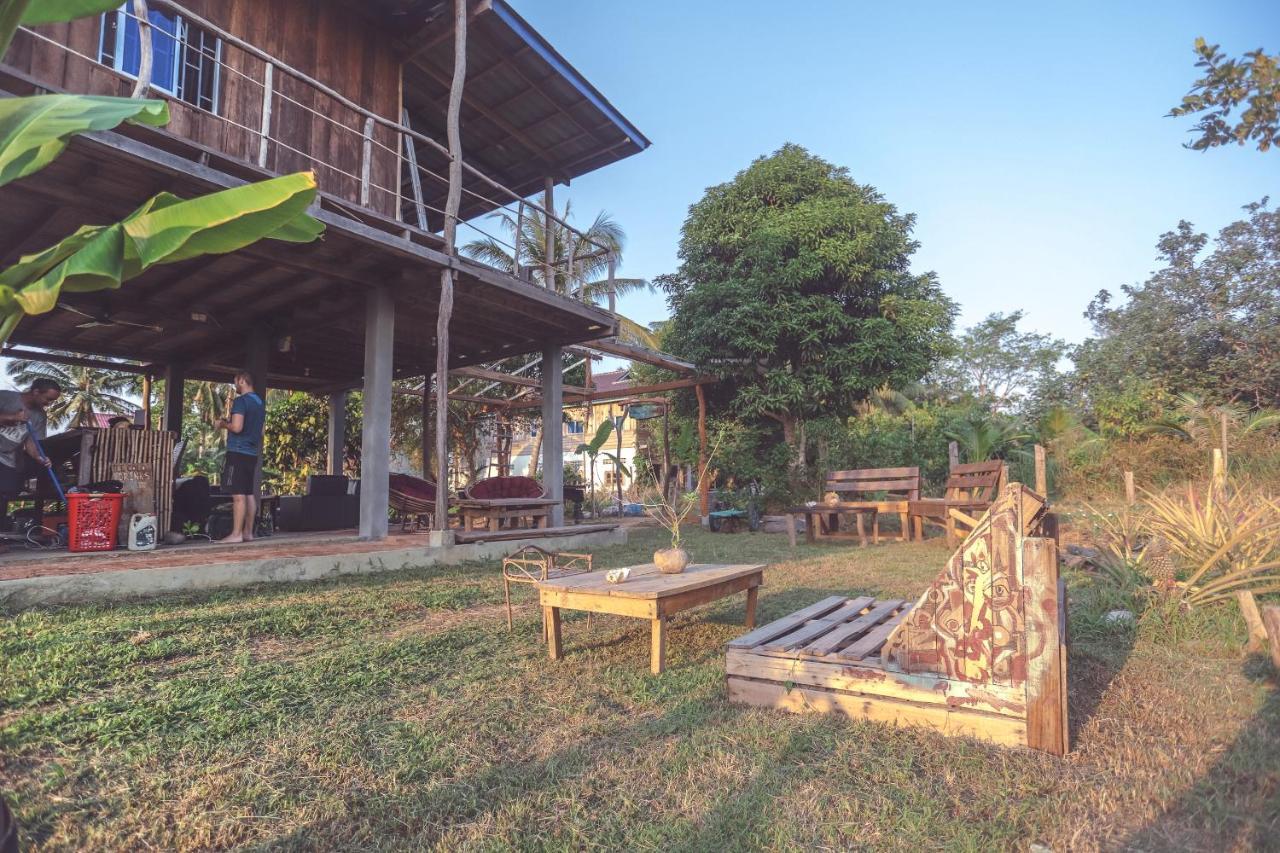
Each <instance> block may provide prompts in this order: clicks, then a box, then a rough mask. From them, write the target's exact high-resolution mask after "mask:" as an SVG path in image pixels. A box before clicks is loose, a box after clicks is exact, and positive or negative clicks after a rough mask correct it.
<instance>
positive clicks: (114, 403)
mask: <svg viewBox="0 0 1280 853" xmlns="http://www.w3.org/2000/svg"><path fill="white" fill-rule="evenodd" d="M58 354H61V355H66V354H67V353H58ZM9 377H10V378H11V379H12V380H13V382H14V384H16V385H17V386H18V387H20V388H27V387H29V386H30V385H31V383H32V382H34V381H36V380H37V379H51V380H53V381H54V382H57V383H58V385H60V386H61V387H62V395H61V396H60V397H58V400H57V401H56V402H55V403H54V404H53V405H51V406H49V408H48V410H47V411H46V414H47V415H48V418H49V422H50V423H51V424H56V425H59V426H70V427H83V426H94V425H95V423H94V417H93V416H94V414H96V413H99V412H101V413H103V414H112V415H128V414H132V413H133V410H134V404H133V403H132V402H131V401H130V400H128V399H126V398H125V397H124V396H123V395H124V394H125V393H127V392H128V390H129V388H130V387H131V386H132V382H133V377H132V376H131V375H130V374H128V373H122V372H119V371H115V370H106V369H102V368H97V367H84V366H81V365H66V364H54V363H52V362H46V361H30V360H26V359H15V360H13V361H11V362H9Z"/></svg>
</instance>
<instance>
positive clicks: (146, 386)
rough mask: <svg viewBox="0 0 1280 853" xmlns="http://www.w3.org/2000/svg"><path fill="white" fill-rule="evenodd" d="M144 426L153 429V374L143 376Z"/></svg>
mask: <svg viewBox="0 0 1280 853" xmlns="http://www.w3.org/2000/svg"><path fill="white" fill-rule="evenodd" d="M142 424H143V429H151V374H150V373H144V374H142Z"/></svg>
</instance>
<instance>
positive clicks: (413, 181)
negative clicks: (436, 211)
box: [400, 109, 520, 275]
mask: <svg viewBox="0 0 1280 853" xmlns="http://www.w3.org/2000/svg"><path fill="white" fill-rule="evenodd" d="M400 123H401V124H403V125H404V126H405V127H409V126H410V125H409V111H408V110H405V109H402V110H400ZM402 135H403V136H404V153H405V157H406V158H408V161H409V187H410V188H411V190H412V191H413V209H414V211H415V212H416V213H417V215H418V227H419V228H421V229H422V230H423V231H427V230H430V229H429V226H428V225H427V205H426V203H425V202H424V201H423V200H422V175H420V174H418V144H417V142H415V141H414V138H413V134H411V133H405V134H402ZM519 242H520V241H519V240H517V241H516V244H517V245H519ZM518 266H519V265H518V263H517V272H516V274H517V275H519V270H518Z"/></svg>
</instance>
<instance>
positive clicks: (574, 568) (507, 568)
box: [502, 478, 591, 635]
mask: <svg viewBox="0 0 1280 853" xmlns="http://www.w3.org/2000/svg"><path fill="white" fill-rule="evenodd" d="M522 479H523V478H522ZM589 571H591V555H590V554H568V553H556V552H553V551H548V550H546V549H545V548H539V547H538V546H537V545H525V546H524V547H523V548H520V549H519V550H517V551H513V552H512V553H510V554H508V555H507V556H505V557H503V558H502V586H503V589H504V592H505V594H506V598H507V630H508V631H510V630H511V624H512V623H511V585H512V584H513V583H528V584H536V583H540V582H542V581H546V580H551V579H553V578H565V577H568V576H569V575H580V574H584V573H585V572H589ZM590 626H591V614H590V613H588V614H587V627H590ZM542 627H543V632H544V635H545V631H546V621H545V614H544V621H543V626H542Z"/></svg>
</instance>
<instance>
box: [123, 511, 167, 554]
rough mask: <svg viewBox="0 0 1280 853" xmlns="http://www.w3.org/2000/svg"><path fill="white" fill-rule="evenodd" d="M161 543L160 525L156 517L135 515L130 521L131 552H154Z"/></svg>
mask: <svg viewBox="0 0 1280 853" xmlns="http://www.w3.org/2000/svg"><path fill="white" fill-rule="evenodd" d="M159 541H160V524H159V522H158V521H156V517H155V516H154V515H143V514H142V513H134V514H133V517H132V518H130V519H129V550H130V551H154V550H155V547H156V543H157V542H159Z"/></svg>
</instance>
